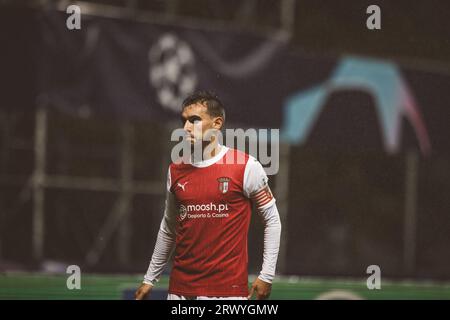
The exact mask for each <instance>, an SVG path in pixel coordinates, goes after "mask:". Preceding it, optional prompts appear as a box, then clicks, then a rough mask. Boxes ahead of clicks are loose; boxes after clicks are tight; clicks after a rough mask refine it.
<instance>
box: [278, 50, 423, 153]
mask: <svg viewBox="0 0 450 320" xmlns="http://www.w3.org/2000/svg"><path fill="white" fill-rule="evenodd" d="M345 89H352V90H362V91H366V92H368V93H369V94H371V95H372V96H373V98H374V101H375V107H376V111H377V115H378V119H379V124H380V126H381V132H382V134H383V142H384V146H385V149H386V150H387V151H388V152H396V151H397V150H398V147H399V143H400V135H401V120H402V117H403V116H404V117H406V118H407V119H408V121H409V122H410V123H411V125H412V127H413V128H414V131H415V134H416V136H417V138H418V141H419V145H420V149H421V152H422V153H423V154H428V153H429V151H430V148H431V147H430V141H429V137H428V133H427V130H426V128H425V125H424V122H423V120H422V116H421V115H420V113H419V109H418V106H417V103H416V102H415V100H414V98H413V95H412V93H411V90H410V89H409V87H408V86H407V84H406V83H405V81H404V80H403V78H402V76H401V73H400V71H399V70H398V68H397V66H396V65H395V64H393V63H389V62H385V61H380V60H374V59H365V58H357V57H346V58H343V59H342V60H341V61H340V62H339V64H338V66H337V67H336V69H335V70H334V72H333V75H332V76H331V77H330V79H329V80H327V81H326V82H324V83H322V84H321V85H319V86H315V87H313V88H311V89H309V90H306V91H302V92H300V93H297V94H295V95H293V96H291V97H290V98H289V99H288V100H287V102H286V104H285V106H284V114H283V117H284V121H283V128H282V132H281V135H282V139H283V140H284V141H286V142H289V143H293V144H303V143H305V142H306V141H307V139H308V135H309V133H310V132H311V130H312V127H313V125H314V123H315V122H316V120H317V118H318V116H319V114H320V112H321V111H322V109H323V107H324V105H325V102H326V99H327V98H328V96H329V95H330V94H331V93H332V92H334V91H339V90H345Z"/></svg>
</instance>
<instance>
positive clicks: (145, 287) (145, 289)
mask: <svg viewBox="0 0 450 320" xmlns="http://www.w3.org/2000/svg"><path fill="white" fill-rule="evenodd" d="M152 288H153V286H152V285H151V284H146V283H143V284H141V286H140V287H139V288H138V289H137V290H136V292H135V294H134V298H135V299H136V300H143V299H145V298H146V297H147V296H148V295H149V294H150V292H151V291H152Z"/></svg>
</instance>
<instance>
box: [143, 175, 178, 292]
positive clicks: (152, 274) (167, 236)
mask: <svg viewBox="0 0 450 320" xmlns="http://www.w3.org/2000/svg"><path fill="white" fill-rule="evenodd" d="M169 189H170V172H169V174H168V190H167V194H166V202H165V209H164V217H163V219H162V221H161V225H160V228H159V232H158V237H157V239H156V244H155V249H154V251H153V255H152V259H151V261H150V264H149V267H148V270H147V273H146V274H145V276H144V281H143V282H142V284H141V286H140V287H139V288H138V289H137V290H136V293H135V298H136V300H141V299H144V298H145V297H146V296H148V295H149V294H150V292H151V290H152V288H153V286H154V285H155V283H156V282H158V280H159V278H160V276H161V274H162V272H163V270H164V267H165V266H166V265H167V262H168V261H169V259H170V257H171V255H172V253H173V250H174V248H175V238H176V233H175V225H176V215H177V210H176V201H175V197H174V195H173V194H172V193H171V192H170V191H169Z"/></svg>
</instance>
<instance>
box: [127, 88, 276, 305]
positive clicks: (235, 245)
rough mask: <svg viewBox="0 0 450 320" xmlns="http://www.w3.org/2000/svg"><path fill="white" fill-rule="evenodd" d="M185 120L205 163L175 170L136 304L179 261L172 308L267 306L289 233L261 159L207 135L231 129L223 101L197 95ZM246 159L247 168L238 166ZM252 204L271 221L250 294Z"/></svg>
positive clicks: (175, 268)
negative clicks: (194, 302) (209, 302)
mask: <svg viewBox="0 0 450 320" xmlns="http://www.w3.org/2000/svg"><path fill="white" fill-rule="evenodd" d="M181 116H182V121H183V123H184V130H185V132H186V141H188V142H189V143H190V144H191V145H192V146H195V145H196V144H197V146H198V145H199V144H200V145H201V147H202V156H201V157H200V159H198V158H196V157H191V158H190V161H185V162H182V163H175V162H173V163H171V164H170V166H169V170H168V174H167V195H166V204H165V210H164V217H163V219H162V222H161V225H160V229H159V232H158V237H157V240H156V245H155V249H154V252H153V255H152V258H151V261H150V265H149V267H148V270H147V273H146V274H145V276H144V280H143V283H142V284H141V286H140V287H139V288H138V289H137V291H136V293H135V298H136V299H138V300H141V299H144V298H145V297H146V296H148V295H149V293H150V292H151V290H152V287H153V286H154V285H155V283H156V282H157V281H158V279H159V277H160V276H161V274H162V272H163V269H164V267H165V266H166V264H167V262H168V261H169V259H170V258H171V257H172V256H173V267H172V271H171V274H170V283H169V295H168V299H169V300H185V299H198V300H201V299H251V298H252V296H253V295H254V294H256V298H257V299H267V298H268V297H269V295H270V292H271V288H272V285H271V283H272V280H273V278H274V276H275V267H276V262H277V258H278V251H279V246H280V233H281V223H280V217H279V214H278V210H277V207H276V204H275V198H274V197H273V195H272V193H271V191H270V188H269V186H268V178H267V175H266V174H265V172H264V169H263V167H262V166H261V164H260V163H259V162H258V161H257V160H256V159H255V158H253V157H252V156H250V155H248V154H246V153H244V152H241V151H239V150H236V149H231V148H227V147H226V146H224V145H221V144H219V143H218V139H217V136H216V135H214V134H212V136H211V137H210V138H209V139H204V138H205V134H206V132H208V131H209V132H211V130H212V131H213V132H219V131H220V129H221V128H222V126H223V124H224V122H225V110H224V107H223V105H222V103H221V101H220V100H219V99H218V98H217V96H215V95H213V94H211V93H208V92H198V93H194V94H192V95H191V96H189V97H188V98H186V99H185V101H184V102H183V105H182V113H181ZM219 133H220V132H219ZM204 140H206V141H204ZM239 157H240V159H241V160H243V161H237V160H238V159H239ZM230 159H232V160H233V161H229V160H230ZM252 203H254V204H255V205H256V208H257V210H258V212H259V214H260V215H261V217H262V218H263V220H264V252H263V264H262V270H261V272H260V273H259V275H258V277H257V278H256V280H255V281H254V282H253V284H252V285H251V288H250V290H249V288H248V274H247V264H248V253H247V236H248V228H249V224H250V217H251V208H252Z"/></svg>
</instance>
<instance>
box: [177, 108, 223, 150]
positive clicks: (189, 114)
mask: <svg viewBox="0 0 450 320" xmlns="http://www.w3.org/2000/svg"><path fill="white" fill-rule="evenodd" d="M181 118H182V122H183V129H184V130H185V131H186V140H187V141H189V142H190V143H191V144H194V143H196V142H201V141H202V139H203V136H204V134H205V133H206V132H207V131H208V130H211V129H220V128H221V126H222V121H223V120H222V118H220V117H211V116H210V115H209V114H208V109H207V108H206V106H204V105H202V104H200V103H196V104H192V105H190V106H187V107H185V108H184V110H183V112H182V113H181Z"/></svg>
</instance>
